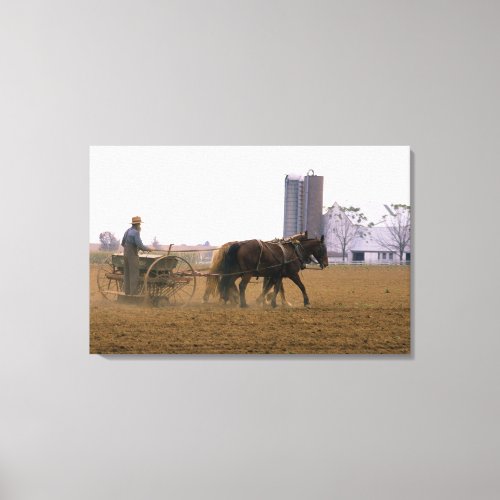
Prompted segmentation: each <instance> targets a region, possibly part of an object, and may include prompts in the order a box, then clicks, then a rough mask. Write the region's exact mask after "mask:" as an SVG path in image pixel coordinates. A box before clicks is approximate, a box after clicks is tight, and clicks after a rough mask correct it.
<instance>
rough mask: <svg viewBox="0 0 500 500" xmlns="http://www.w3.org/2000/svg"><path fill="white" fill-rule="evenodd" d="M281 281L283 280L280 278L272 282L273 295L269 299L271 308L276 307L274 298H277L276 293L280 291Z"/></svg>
mask: <svg viewBox="0 0 500 500" xmlns="http://www.w3.org/2000/svg"><path fill="white" fill-rule="evenodd" d="M282 281H283V278H281V277H279V278H275V280H274V293H273V296H272V299H271V306H272V307H273V308H274V307H276V297H277V296H278V293H279V292H280V291H281V289H282V286H283V285H282Z"/></svg>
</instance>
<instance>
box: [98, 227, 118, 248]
mask: <svg viewBox="0 0 500 500" xmlns="http://www.w3.org/2000/svg"><path fill="white" fill-rule="evenodd" d="M99 240H100V241H101V246H100V247H99V250H103V251H107V252H114V251H115V250H117V249H118V247H119V245H120V242H119V241H118V240H117V239H116V236H115V235H114V234H113V233H111V232H109V231H104V232H103V233H101V234H100V235H99Z"/></svg>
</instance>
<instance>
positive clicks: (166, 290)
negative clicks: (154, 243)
mask: <svg viewBox="0 0 500 500" xmlns="http://www.w3.org/2000/svg"><path fill="white" fill-rule="evenodd" d="M195 290H196V275H195V271H194V269H193V268H192V267H191V264H190V263H189V262H188V261H187V260H184V259H183V258H182V257H177V256H175V255H165V256H164V257H160V258H159V259H156V260H155V261H154V262H153V263H152V264H151V266H149V269H148V271H147V273H146V275H145V276H144V295H145V296H146V298H147V299H148V300H149V301H150V302H151V303H152V304H153V305H156V306H166V305H170V306H184V305H186V304H188V303H189V302H190V300H191V298H192V297H193V295H194V292H195Z"/></svg>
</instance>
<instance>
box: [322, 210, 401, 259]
mask: <svg viewBox="0 0 500 500" xmlns="http://www.w3.org/2000/svg"><path fill="white" fill-rule="evenodd" d="M323 233H324V235H325V241H326V247H327V251H328V259H329V261H330V262H331V263H342V262H345V263H359V264H399V263H400V260H399V253H398V252H396V251H395V249H394V248H392V246H393V245H388V244H387V243H386V242H390V241H391V240H392V237H391V232H390V229H389V228H387V227H381V226H378V227H377V226H375V227H371V228H370V227H366V226H363V225H361V224H355V223H354V222H352V221H351V220H350V219H349V218H347V217H346V216H345V214H344V213H343V212H342V210H341V209H340V206H339V205H338V203H337V202H335V203H334V204H333V205H332V206H331V207H330V208H329V209H328V210H327V212H326V213H325V214H324V215H323ZM339 234H340V237H339ZM341 240H342V241H343V242H344V246H345V259H344V258H343V253H342V245H341V242H340V241H341ZM410 259H411V250H410V247H409V245H408V246H406V247H405V249H404V253H403V262H404V263H409V262H410Z"/></svg>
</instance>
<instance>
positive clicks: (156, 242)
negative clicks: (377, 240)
mask: <svg viewBox="0 0 500 500" xmlns="http://www.w3.org/2000/svg"><path fill="white" fill-rule="evenodd" d="M151 246H152V247H153V248H154V249H155V250H159V249H160V246H161V245H160V242H159V241H158V238H157V237H156V236H155V237H154V238H153V241H152V242H151Z"/></svg>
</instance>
